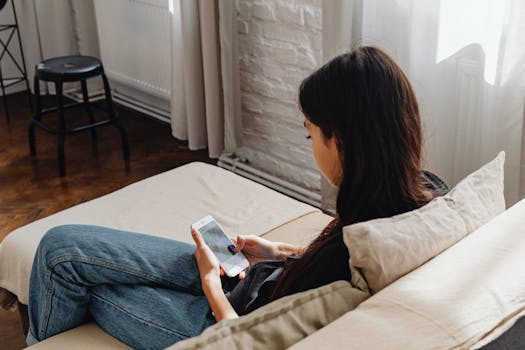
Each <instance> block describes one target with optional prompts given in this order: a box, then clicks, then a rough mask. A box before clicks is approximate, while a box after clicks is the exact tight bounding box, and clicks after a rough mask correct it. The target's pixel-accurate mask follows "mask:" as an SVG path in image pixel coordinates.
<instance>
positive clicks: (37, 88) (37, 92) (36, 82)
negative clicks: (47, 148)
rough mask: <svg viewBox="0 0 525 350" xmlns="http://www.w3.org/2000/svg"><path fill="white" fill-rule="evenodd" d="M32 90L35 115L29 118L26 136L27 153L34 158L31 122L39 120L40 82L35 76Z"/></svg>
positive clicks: (34, 146) (34, 147)
mask: <svg viewBox="0 0 525 350" xmlns="http://www.w3.org/2000/svg"><path fill="white" fill-rule="evenodd" d="M34 90H35V104H36V114H35V116H34V117H32V118H31V122H30V123H29V130H28V134H29V135H28V136H29V153H30V154H31V155H32V156H34V155H36V145H35V123H34V122H33V120H34V119H36V120H40V116H41V115H40V111H41V106H40V80H39V79H38V78H37V77H36V76H35V79H34Z"/></svg>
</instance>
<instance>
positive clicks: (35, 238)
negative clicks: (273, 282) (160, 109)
mask: <svg viewBox="0 0 525 350" xmlns="http://www.w3.org/2000/svg"><path fill="white" fill-rule="evenodd" d="M314 212H319V210H318V209H316V208H314V207H312V206H310V205H307V204H304V203H301V202H299V201H297V200H294V199H292V198H289V197H287V196H285V195H283V194H280V193H278V192H276V191H273V190H270V189H268V188H267V187H264V186H262V185H260V184H257V183H255V182H253V181H250V180H247V179H245V178H243V177H241V176H238V175H235V174H233V173H231V172H229V171H227V170H224V169H221V168H219V167H216V166H212V165H209V164H204V163H198V162H196V163H191V164H188V165H185V166H182V167H179V168H176V169H173V170H170V171H167V172H165V173H162V174H159V175H156V176H153V177H150V178H148V179H145V180H142V181H140V182H137V183H134V184H132V185H130V186H127V187H125V188H123V189H121V190H118V191H116V192H113V193H110V194H108V195H106V196H103V197H100V198H97V199H95V200H92V201H89V202H86V203H83V204H80V205H77V206H75V207H72V208H69V209H66V210H64V211H61V212H59V213H57V214H54V215H51V216H49V217H47V218H44V219H41V220H38V221H35V222H33V223H31V224H29V225H26V226H24V227H21V228H19V229H17V230H15V231H13V232H12V233H11V234H9V235H8V236H7V237H6V238H5V239H4V241H3V242H2V244H1V245H0V287H1V288H4V289H7V290H9V291H10V292H12V293H14V294H16V295H17V296H18V299H19V300H20V302H22V303H24V304H27V292H28V289H29V276H30V272H31V266H32V262H33V257H34V254H35V251H36V248H37V246H38V243H39V242H40V239H41V237H42V236H43V235H44V234H45V232H46V231H47V230H48V229H50V228H51V227H53V226H56V225H60V224H92V225H101V226H108V227H113V228H117V229H122V230H129V231H135V232H142V233H148V234H151V235H156V236H163V237H168V238H173V239H178V240H181V241H186V242H192V240H191V236H190V234H189V231H190V229H189V228H190V225H191V224H192V223H193V222H195V221H197V220H198V219H200V218H202V217H204V216H206V215H209V214H211V215H213V216H214V217H215V219H216V220H217V221H218V222H219V223H220V224H221V226H222V227H223V228H224V230H225V231H226V232H227V233H229V234H235V233H245V234H255V235H260V234H262V233H265V232H267V231H269V230H271V229H273V228H275V227H278V226H280V225H282V224H284V223H286V222H289V221H291V220H294V219H296V218H297V217H300V216H303V215H306V214H309V213H314Z"/></svg>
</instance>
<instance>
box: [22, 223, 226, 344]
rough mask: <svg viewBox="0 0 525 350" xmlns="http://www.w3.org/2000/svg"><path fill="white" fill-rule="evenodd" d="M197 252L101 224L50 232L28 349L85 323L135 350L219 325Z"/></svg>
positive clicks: (41, 256)
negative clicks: (89, 321) (203, 283)
mask: <svg viewBox="0 0 525 350" xmlns="http://www.w3.org/2000/svg"><path fill="white" fill-rule="evenodd" d="M188 234H189V232H188ZM194 250H195V246H193V245H190V244H187V243H183V242H179V241H175V240H170V239H166V238H160V237H154V236H148V235H143V234H139V233H132V232H125V231H118V230H114V229H110V228H104V227H98V226H86V225H64V226H58V227H55V228H53V229H51V230H49V232H47V233H46V235H45V236H44V237H43V238H42V241H41V242H40V245H39V247H38V249H37V252H36V256H35V260H34V262H33V269H32V272H31V281H30V288H29V322H30V328H29V333H28V337H27V343H28V345H32V344H34V343H36V342H38V341H40V340H43V339H46V338H48V337H51V336H53V335H55V334H58V333H60V332H63V331H66V330H68V329H71V328H74V327H77V326H79V325H80V324H82V323H84V322H85V321H86V320H87V319H90V318H92V319H94V320H95V321H96V323H97V324H98V325H99V326H100V327H101V328H102V329H104V330H105V331H106V332H107V333H109V334H111V335H112V336H114V337H115V338H117V339H119V340H121V341H122V342H124V343H126V344H128V345H129V346H131V347H133V348H136V349H162V348H165V347H167V346H169V345H171V344H173V343H175V342H177V341H180V340H183V339H186V338H189V337H193V336H196V335H198V334H200V333H201V332H202V331H203V330H204V329H206V328H207V327H209V326H210V325H212V324H214V323H215V322H216V321H215V318H214V317H213V315H212V313H211V309H210V306H209V304H208V301H207V299H206V297H205V296H204V293H203V291H202V288H201V281H200V277H199V271H198V267H197V262H196V260H195V257H194V255H193V251H194Z"/></svg>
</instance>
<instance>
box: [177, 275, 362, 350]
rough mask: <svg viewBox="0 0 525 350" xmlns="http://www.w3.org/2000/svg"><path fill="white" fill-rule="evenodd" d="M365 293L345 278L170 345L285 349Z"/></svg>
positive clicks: (289, 297) (225, 348) (356, 303)
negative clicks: (353, 286)
mask: <svg viewBox="0 0 525 350" xmlns="http://www.w3.org/2000/svg"><path fill="white" fill-rule="evenodd" d="M368 297H369V294H368V293H365V292H362V291H360V290H357V289H354V288H352V286H351V285H350V283H348V282H346V281H336V282H333V283H331V284H328V285H325V286H322V287H319V288H316V289H311V290H308V291H306V292H302V293H297V294H293V295H289V296H287V297H284V298H281V299H278V300H276V301H274V302H272V303H270V304H268V305H265V306H263V307H261V308H259V309H257V310H255V311H253V312H251V313H249V314H247V315H244V316H242V317H240V318H238V319H235V320H225V321H222V322H219V323H217V324H216V325H214V326H212V327H210V328H208V329H206V330H205V331H204V332H203V333H202V334H201V335H199V336H198V337H193V338H190V339H187V340H184V341H182V342H179V343H176V344H175V345H172V346H170V347H169V348H168V349H169V350H181V349H196V348H198V349H213V350H220V349H224V350H234V349H285V348H287V347H289V346H291V345H293V344H295V343H297V342H298V341H299V340H301V339H303V338H305V337H307V336H308V335H309V334H312V333H314V332H315V331H317V330H318V329H320V328H323V327H324V326H326V325H327V324H329V323H330V322H332V321H334V320H335V319H337V318H339V317H340V316H342V315H343V314H345V313H346V312H348V311H350V310H353V309H354V308H355V307H356V306H357V305H359V304H360V303H361V302H362V301H363V300H365V299H366V298H368Z"/></svg>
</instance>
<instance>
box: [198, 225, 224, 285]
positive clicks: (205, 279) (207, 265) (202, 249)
mask: <svg viewBox="0 0 525 350" xmlns="http://www.w3.org/2000/svg"><path fill="white" fill-rule="evenodd" d="M191 237H192V238H193V240H194V241H195V244H196V245H197V248H195V252H194V254H195V258H196V259H197V265H198V266H199V274H200V276H201V283H202V285H203V287H206V284H216V283H219V285H220V283H221V278H220V276H221V267H220V265H219V261H218V260H217V258H216V257H215V254H213V252H212V251H211V249H210V247H208V245H207V244H206V242H204V240H203V239H202V236H201V234H200V233H199V232H198V231H197V230H195V229H194V228H193V227H192V228H191Z"/></svg>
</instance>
